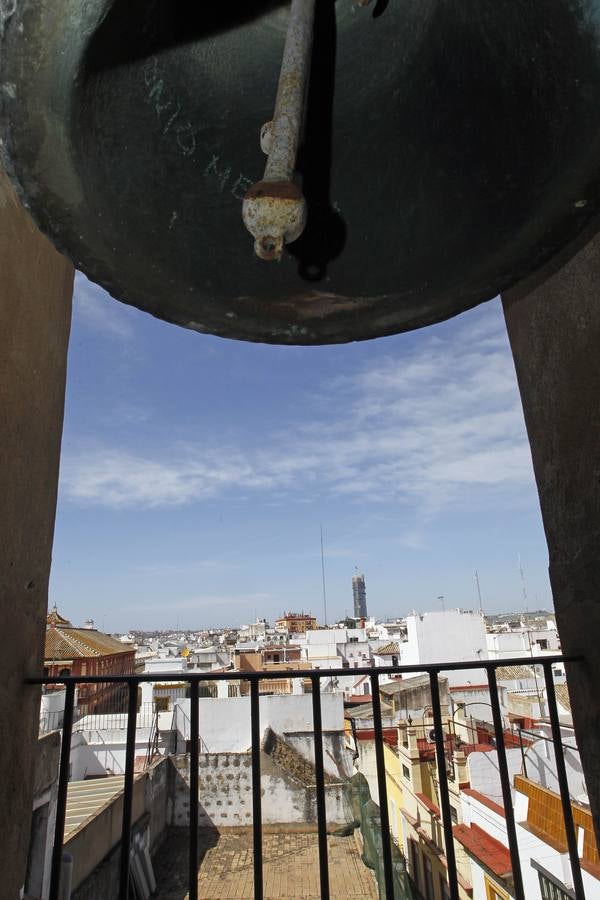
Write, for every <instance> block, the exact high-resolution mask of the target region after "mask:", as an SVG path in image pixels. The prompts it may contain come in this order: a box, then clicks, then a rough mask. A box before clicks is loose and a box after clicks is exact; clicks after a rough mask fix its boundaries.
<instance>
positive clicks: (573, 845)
mask: <svg viewBox="0 0 600 900" xmlns="http://www.w3.org/2000/svg"><path fill="white" fill-rule="evenodd" d="M580 661H581V658H579V657H564V656H560V655H548V656H546V657H543V658H541V659H540V658H536V664H537V665H539V666H541V667H542V669H543V673H544V680H545V684H546V697H547V704H548V710H549V718H550V724H551V728H552V735H553V740H554V746H555V757H556V766H557V780H558V783H559V788H560V796H561V802H562V810H563V818H564V825H565V831H566V836H567V845H568V852H569V859H570V863H571V876H572V882H573V890H574V893H575V897H576V900H585V894H584V889H583V880H582V874H581V867H580V860H579V853H578V844H577V835H576V831H575V825H574V820H573V812H572V809H571V801H570V795H569V787H568V780H567V772H566V767H565V760H564V754H563V744H562V740H561V730H560V728H561V725H560V721H559V717H558V709H557V704H556V695H555V690H554V678H553V672H552V666H553V665H555V664H556V663H578V662H580ZM529 664H531V658H530V657H519V658H515V659H511V660H506V659H501V660H475V661H464V662H454V663H435V664H429V665H423V664H415V665H410V666H403V665H399V666H381V667H377V668H373V667H371V666H363V667H360V668H357V669H352V675H355V676H357V677H358V676H362V675H367V676H368V677H369V679H370V683H371V694H372V703H373V731H374V735H375V762H376V770H377V781H378V799H379V810H380V818H381V832H382V838H383V839H382V841H381V853H382V869H383V877H384V886H383V895H384V896H385V897H386V900H394V898H395V896H397V892H396V893H395V888H394V864H393V859H392V846H391V830H390V822H389V814H388V798H387V785H386V769H385V755H384V741H383V727H382V712H381V698H380V688H381V687H384V685H381V684H380V679H381V677H382V676H385V675H390V676H402V675H410V674H426V675H428V676H429V683H430V692H431V705H430V707H429V708H430V709H431V713H432V718H433V732H434V735H435V741H434V743H435V750H436V758H437V778H438V785H439V794H440V808H441V817H442V828H443V834H444V846H445V857H446V866H447V871H448V887H449V893H450V897H451V898H452V900H459V874H458V870H457V864H456V857H455V852H454V837H453V822H452V815H451V807H450V794H449V786H448V774H447V770H446V754H447V741H446V736H445V734H444V725H443V716H442V706H441V696H440V682H439V676H440V675H443V673H444V672H451V671H458V670H460V671H468V670H482V669H483V670H484V671H485V672H486V674H487V679H488V687H489V694H490V705H491V710H492V718H493V726H494V735H495V738H496V751H497V754H498V769H499V773H500V782H501V787H502V796H503V800H504V809H505V815H506V829H507V838H508V845H509V851H510V858H511V865H512V879H513V889H512V892H511V893H512V895H513V896H514V897H515V900H526V897H525V893H524V885H523V877H522V873H521V860H520V855H519V847H518V840H517V829H516V822H515V815H514V809H513V802H512V795H511V784H510V775H509V769H508V764H507V757H506V747H505V742H504V726H503V722H502V714H501V709H500V700H499V694H498V684H497V677H496V669H498V668H501V667H502V668H505V667H507V666H522V665H529ZM343 671H344V670H342V669H337V668H329V669H298V670H294V669H292V670H288V671H282V672H280V673H277V672H273V671H252V672H240V671H238V670H233V669H232V670H229V671H226V672H196V673H194V672H186V673H182V672H176V673H167V672H161V673H160V681H161V683H165V682H170V681H173V682H186V684H188V685H189V699H190V703H191V706H190V741H189V754H190V821H189V894H188V897H189V900H198V861H199V856H198V849H199V847H198V844H199V841H198V767H199V753H200V749H201V738H200V733H199V725H200V723H199V713H200V709H199V707H200V704H199V699H200V694H199V685H200V683H205V682H207V681H240V682H241V681H246V682H248V683H249V687H250V696H249V704H250V732H251V739H252V740H251V770H252V813H253V821H252V828H253V848H254V854H253V865H254V900H263V858H262V811H261V785H260V777H261V731H260V722H259V706H260V683H261V682H263V681H269V682H270V681H273V680H276V679H290V678H299V679H302V680H303V681H306V680H307V679H308V680H310V682H311V687H312V711H313V731H314V741H315V745H314V771H315V790H316V809H317V832H318V849H319V878H320V893H321V897H322V898H325V900H329V896H330V888H329V865H328V849H327V819H326V802H325V771H324V758H323V726H322V715H321V683H322V681H323V682H324V681H326V680H327V679H330V678H332V677H339V675H340V673H341V672H343ZM156 680H157V677H156V674H153V675H150V674H137V675H114V676H107V675H102V676H89V675H88V676H85V675H82V676H67V677H59V676H56V677H40V678H32V679H29V680H28V683H29V684H32V685H52V684H64V685H65V687H66V691H65V707H64V718H63V723H62V729H63V730H62V741H61V756H60V765H59V783H58V801H57V810H56V824H55V833H54V845H53V852H52V866H51V875H50V892H49V900H59V897H60V894H59V890H60V876H61V862H62V853H63V841H64V828H65V816H66V803H67V785H68V780H69V757H70V749H71V736H72V732H73V724H74V723H73V706H74V700H75V688H76V686H77V685H79V684H93V683H98V682H102V683H123V684H124V685H126V686H127V695H128V697H127V710H126V713H125V714H126V716H127V741H126V748H125V777H124V788H123V818H122V827H121V855H120V871H119V900H129V896H130V891H129V882H130V869H129V865H130V846H131V832H132V798H133V782H134V763H135V732H136V714H137V699H138V687H139V685H140V684H143V683H147V682H156ZM388 683H389V682H388ZM245 699H246V700H247V699H248V698H247V697H246V698H245ZM206 702H212V700H211V699H210V698H206ZM569 749H572V748H569Z"/></svg>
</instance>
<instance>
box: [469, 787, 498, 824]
mask: <svg viewBox="0 0 600 900" xmlns="http://www.w3.org/2000/svg"><path fill="white" fill-rule="evenodd" d="M462 792H463V794H466V795H467V797H472V798H473V800H477V802H478V803H481V804H482V805H483V806H487V808H488V809H491V810H493V811H494V812H495V813H497V814H498V815H499V816H502V818H504V819H505V818H506V813H505V811H504V807H503V806H500V804H499V803H495V802H494V800H492V799H490V797H486V795H485V794H482V793H481V792H480V791H476V790H475V788H463V789H462Z"/></svg>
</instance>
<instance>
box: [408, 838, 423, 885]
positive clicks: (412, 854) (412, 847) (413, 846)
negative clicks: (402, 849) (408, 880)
mask: <svg viewBox="0 0 600 900" xmlns="http://www.w3.org/2000/svg"><path fill="white" fill-rule="evenodd" d="M408 850H409V858H410V874H411V875H412V880H413V881H414V883H415V885H416V887H417V888H418V889H420V887H421V873H420V871H419V850H418V848H417V843H416V841H414V840H413V839H412V838H409V839H408Z"/></svg>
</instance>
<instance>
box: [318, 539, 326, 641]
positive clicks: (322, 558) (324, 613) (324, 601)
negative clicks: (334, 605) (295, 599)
mask: <svg viewBox="0 0 600 900" xmlns="http://www.w3.org/2000/svg"><path fill="white" fill-rule="evenodd" d="M319 527H320V529H321V575H322V577H323V617H324V622H323V624H324V625H327V591H326V590H325V554H324V553H323V526H322V525H320V526H319Z"/></svg>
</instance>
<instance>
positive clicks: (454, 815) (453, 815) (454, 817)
mask: <svg viewBox="0 0 600 900" xmlns="http://www.w3.org/2000/svg"><path fill="white" fill-rule="evenodd" d="M450 818H451V819H452V821H453V822H454V824H455V825H457V824H458V812H457V810H456V807H455V806H452V804H450Z"/></svg>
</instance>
